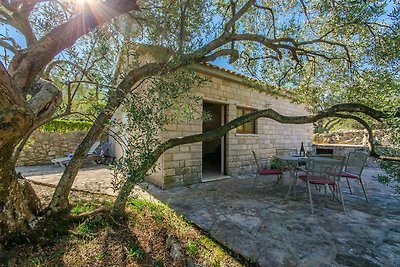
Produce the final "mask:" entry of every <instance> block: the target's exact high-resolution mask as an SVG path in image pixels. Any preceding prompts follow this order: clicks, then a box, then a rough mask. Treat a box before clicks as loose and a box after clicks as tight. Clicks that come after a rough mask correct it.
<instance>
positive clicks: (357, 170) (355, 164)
mask: <svg viewBox="0 0 400 267" xmlns="http://www.w3.org/2000/svg"><path fill="white" fill-rule="evenodd" d="M367 159H368V154H367V153H365V152H357V151H354V152H350V153H349V155H348V156H347V161H346V166H345V169H344V170H345V172H348V173H352V174H355V175H358V176H360V175H361V173H362V171H363V169H364V166H365V164H366V163H367Z"/></svg>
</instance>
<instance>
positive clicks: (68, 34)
mask: <svg viewBox="0 0 400 267" xmlns="http://www.w3.org/2000/svg"><path fill="white" fill-rule="evenodd" d="M131 10H139V6H138V5H137V3H136V1H135V0H107V1H104V2H100V3H96V4H93V5H91V6H90V8H88V9H85V10H84V11H82V12H81V13H80V14H79V15H77V16H76V17H74V18H72V19H71V20H69V21H68V22H66V23H64V24H62V25H60V26H58V27H57V28H55V29H53V30H52V31H51V32H50V33H49V34H47V35H46V36H45V37H43V38H42V39H41V40H39V41H38V42H36V43H35V44H34V45H32V46H31V47H29V48H28V49H27V50H26V51H23V52H20V53H18V54H16V55H15V56H14V58H13V60H12V61H11V63H10V67H9V73H10V75H11V77H12V78H13V80H14V81H15V84H16V86H17V88H19V89H20V90H22V92H25V91H26V89H27V88H29V86H30V85H31V84H32V82H33V81H34V79H35V78H36V76H37V75H38V74H39V73H40V72H41V71H42V70H43V69H44V67H45V66H46V65H47V64H48V63H49V62H50V61H51V60H52V59H53V58H54V57H55V56H56V55H57V54H58V53H60V52H61V51H62V50H64V49H65V48H67V47H70V46H72V45H73V44H74V43H75V42H76V40H77V39H78V38H79V37H81V36H82V35H85V34H86V33H88V32H90V31H91V30H93V29H94V28H95V27H97V26H99V25H101V24H103V23H105V22H108V21H110V20H111V19H113V18H115V17H117V16H119V15H121V14H123V13H126V12H128V11H131Z"/></svg>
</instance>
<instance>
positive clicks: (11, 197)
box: [0, 145, 40, 244]
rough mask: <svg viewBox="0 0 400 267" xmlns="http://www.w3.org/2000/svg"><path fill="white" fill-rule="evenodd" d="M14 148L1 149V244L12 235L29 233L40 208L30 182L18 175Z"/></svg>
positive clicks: (4, 147) (11, 146)
mask: <svg viewBox="0 0 400 267" xmlns="http://www.w3.org/2000/svg"><path fill="white" fill-rule="evenodd" d="M13 150H14V146H13V145H8V146H3V147H2V148H1V149H0V244H4V243H5V240H7V239H9V238H10V237H14V236H16V235H19V236H23V235H26V234H28V233H29V232H30V231H31V230H32V228H33V227H34V225H32V224H31V222H33V219H34V217H35V216H36V215H37V214H38V212H39V209H40V201H39V199H38V197H37V196H36V194H35V191H34V190H33V188H32V187H31V185H30V184H29V182H28V181H27V180H25V179H19V178H18V177H17V174H16V172H15V166H14V163H13V160H12V153H13Z"/></svg>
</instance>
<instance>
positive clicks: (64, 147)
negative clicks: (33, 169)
mask: <svg viewBox="0 0 400 267" xmlns="http://www.w3.org/2000/svg"><path fill="white" fill-rule="evenodd" d="M85 135H86V132H84V131H77V132H69V133H51V132H34V133H33V134H32V135H31V137H30V139H29V141H28V143H27V144H26V145H25V148H24V149H23V150H22V152H21V155H20V158H19V160H18V162H17V165H18V166H22V165H41V164H50V163H51V160H52V159H54V158H60V157H66V156H67V155H68V154H70V153H73V152H74V151H75V149H76V148H77V147H78V145H79V144H80V143H81V141H82V140H83V138H84V137H85Z"/></svg>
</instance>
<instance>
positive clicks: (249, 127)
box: [236, 107, 256, 134]
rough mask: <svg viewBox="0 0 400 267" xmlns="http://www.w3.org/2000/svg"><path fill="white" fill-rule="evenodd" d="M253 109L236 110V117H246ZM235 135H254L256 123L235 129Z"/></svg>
mask: <svg viewBox="0 0 400 267" xmlns="http://www.w3.org/2000/svg"><path fill="white" fill-rule="evenodd" d="M253 111H254V109H249V108H239V107H238V108H237V114H236V115H237V117H240V116H243V115H246V114H247V113H250V112H253ZM236 133H240V134H255V133H256V121H255V120H253V121H250V122H247V123H245V124H243V125H241V126H239V127H237V128H236Z"/></svg>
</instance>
